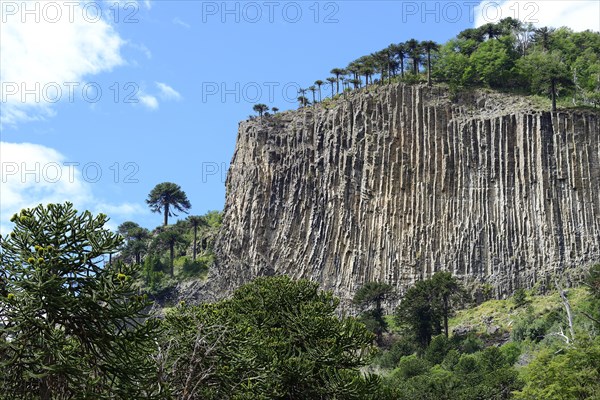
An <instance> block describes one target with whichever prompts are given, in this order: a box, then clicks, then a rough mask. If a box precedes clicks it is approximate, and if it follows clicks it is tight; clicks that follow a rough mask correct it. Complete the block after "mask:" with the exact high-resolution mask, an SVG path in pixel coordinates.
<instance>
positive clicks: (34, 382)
mask: <svg viewBox="0 0 600 400" xmlns="http://www.w3.org/2000/svg"><path fill="white" fill-rule="evenodd" d="M107 220H108V219H107V217H106V216H105V215H103V214H100V215H98V216H93V215H92V214H91V213H90V212H88V211H85V212H83V213H81V214H78V212H77V210H75V209H74V208H73V205H72V204H70V203H65V204H64V205H63V204H50V205H48V206H47V207H44V206H42V205H40V206H38V207H35V208H33V209H26V210H22V211H21V213H20V214H18V215H15V216H13V218H12V222H14V223H15V228H14V230H13V232H12V233H11V234H10V235H9V236H7V237H6V238H4V239H2V241H1V243H0V249H1V253H0V276H2V277H3V278H2V280H3V287H4V290H3V291H4V292H5V293H6V296H4V295H2V296H0V321H2V324H1V325H0V370H1V371H2V373H1V374H0V393H2V394H6V393H10V394H12V395H11V398H17V399H34V398H42V399H54V398H56V399H63V398H65V399H66V398H93V399H108V398H115V397H119V398H140V397H144V398H149V397H151V393H150V388H151V387H152V375H153V373H154V365H153V363H152V362H151V359H150V354H151V352H152V351H153V348H154V341H153V338H154V336H155V333H156V323H157V322H156V321H155V320H148V321H146V314H145V313H144V312H143V310H144V309H145V308H146V307H147V306H148V305H149V303H148V302H147V300H146V299H145V298H144V297H142V296H139V295H137V294H136V293H135V292H134V290H133V288H132V282H133V279H132V277H133V276H135V274H136V273H137V270H136V269H135V268H134V267H132V266H127V265H124V264H121V263H117V264H114V265H104V266H103V265H102V264H103V262H104V259H105V258H104V257H105V255H106V254H108V253H112V252H115V251H116V250H117V249H118V248H119V247H120V246H121V244H122V242H123V238H122V237H121V236H119V235H117V234H114V233H112V232H110V231H109V230H106V229H104V228H103V226H104V224H105V223H106V222H107Z"/></svg>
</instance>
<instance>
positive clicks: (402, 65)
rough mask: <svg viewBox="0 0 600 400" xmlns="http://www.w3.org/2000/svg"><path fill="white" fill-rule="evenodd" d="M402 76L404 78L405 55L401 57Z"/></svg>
mask: <svg viewBox="0 0 600 400" xmlns="http://www.w3.org/2000/svg"><path fill="white" fill-rule="evenodd" d="M400 76H401V77H402V78H404V55H403V56H402V57H400Z"/></svg>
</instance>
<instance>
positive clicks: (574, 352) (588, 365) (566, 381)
mask: <svg viewBox="0 0 600 400" xmlns="http://www.w3.org/2000/svg"><path fill="white" fill-rule="evenodd" d="M525 382H526V384H525V387H524V388H523V390H522V391H520V392H518V393H517V394H516V395H515V398H516V399H528V400H545V399H565V400H571V399H572V400H575V399H597V398H599V397H600V340H599V339H598V338H596V339H595V341H593V342H592V341H589V340H585V341H581V342H580V343H578V344H577V345H575V346H572V347H567V348H564V349H562V350H561V351H560V352H558V353H556V351H553V350H552V349H545V350H542V351H541V352H540V353H539V354H538V355H537V357H536V358H535V359H534V360H533V361H532V362H531V364H529V365H528V366H527V367H526V372H525Z"/></svg>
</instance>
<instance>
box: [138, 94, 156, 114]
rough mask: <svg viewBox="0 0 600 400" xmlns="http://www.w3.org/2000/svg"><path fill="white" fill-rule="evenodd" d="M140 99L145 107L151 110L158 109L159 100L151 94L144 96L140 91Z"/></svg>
mask: <svg viewBox="0 0 600 400" xmlns="http://www.w3.org/2000/svg"><path fill="white" fill-rule="evenodd" d="M138 98H139V100H140V103H141V104H142V105H143V106H144V107H146V108H148V109H150V110H156V109H158V99H157V98H156V97H154V96H152V95H149V94H144V93H142V92H141V91H140V93H139V96H138Z"/></svg>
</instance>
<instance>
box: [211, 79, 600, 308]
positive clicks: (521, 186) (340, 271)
mask: <svg viewBox="0 0 600 400" xmlns="http://www.w3.org/2000/svg"><path fill="white" fill-rule="evenodd" d="M599 119H600V113H598V112H592V111H558V112H556V113H550V112H547V111H540V110H539V109H536V107H535V106H533V105H532V104H530V102H529V100H527V99H526V98H519V97H510V96H507V95H503V94H498V93H491V92H488V93H486V92H484V91H475V92H470V93H465V94H459V95H456V96H454V97H453V96H451V95H450V94H449V93H448V92H447V91H446V90H445V89H442V88H438V87H432V88H430V87H427V86H409V85H403V84H396V85H388V86H381V87H378V88H375V89H373V88H371V89H370V90H369V92H367V91H365V90H364V89H362V90H359V91H357V92H355V93H353V94H350V95H348V96H347V97H346V98H341V99H340V100H338V101H336V102H335V103H332V105H330V106H328V107H325V106H323V105H319V106H316V107H314V108H311V107H307V108H304V109H300V110H297V111H290V112H285V113H281V114H278V115H277V116H275V117H267V118H263V119H262V121H261V120H260V119H259V118H257V119H255V120H252V121H245V122H242V123H241V124H240V126H239V133H238V138H237V145H236V150H235V154H234V156H233V160H232V163H231V168H230V171H229V174H228V177H227V182H226V188H227V197H226V205H225V210H224V222H223V227H222V230H221V232H220V234H219V237H218V239H217V243H216V251H217V259H218V263H217V265H216V266H215V268H214V269H213V271H212V272H211V277H210V281H211V285H212V286H213V290H216V291H218V292H220V293H223V294H225V293H227V292H230V291H231V290H232V289H234V288H235V287H237V286H239V285H241V284H243V283H245V282H247V281H249V280H251V279H252V278H254V277H256V276H259V275H271V274H287V275H290V276H292V277H296V278H308V279H311V280H315V281H318V282H320V283H321V286H322V287H323V288H324V289H329V290H333V291H334V292H335V293H336V294H337V295H339V296H341V297H342V298H343V299H349V298H351V297H352V296H353V293H354V292H355V291H356V290H357V289H358V288H359V287H360V286H362V285H363V284H364V283H365V282H368V281H383V282H387V283H390V284H392V285H394V286H396V287H397V288H398V291H399V292H402V291H404V290H405V289H406V288H407V287H408V286H409V285H411V284H412V283H414V282H415V281H416V280H418V279H422V278H424V277H428V276H430V275H432V274H433V273H434V272H435V271H438V270H446V271H451V272H452V273H453V274H456V275H458V276H459V277H461V278H463V279H465V280H466V281H468V282H476V283H489V284H491V285H492V286H493V288H494V294H495V295H496V296H499V297H502V296H505V295H508V294H510V293H512V291H513V290H514V289H515V288H516V287H531V286H532V285H534V284H535V283H536V282H539V283H540V284H541V285H546V284H548V282H549V281H550V276H551V274H552V273H559V274H560V273H562V272H563V271H567V270H569V269H570V268H573V267H579V266H582V265H589V264H590V263H592V262H598V261H600V198H599V197H600V125H599Z"/></svg>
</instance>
